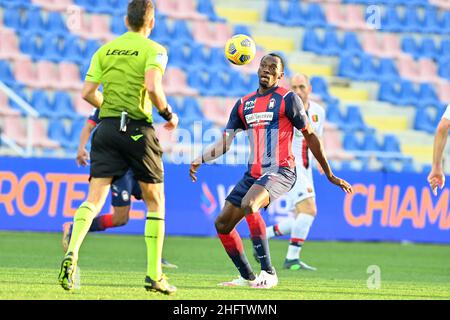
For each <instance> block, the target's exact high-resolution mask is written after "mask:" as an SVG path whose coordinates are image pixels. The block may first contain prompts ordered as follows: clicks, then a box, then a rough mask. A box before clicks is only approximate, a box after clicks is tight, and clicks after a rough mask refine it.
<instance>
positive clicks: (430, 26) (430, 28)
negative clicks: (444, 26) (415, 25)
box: [422, 7, 441, 33]
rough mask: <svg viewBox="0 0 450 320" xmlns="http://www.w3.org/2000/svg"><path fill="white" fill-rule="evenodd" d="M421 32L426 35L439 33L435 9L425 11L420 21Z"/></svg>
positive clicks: (430, 8) (439, 28)
mask: <svg viewBox="0 0 450 320" xmlns="http://www.w3.org/2000/svg"><path fill="white" fill-rule="evenodd" d="M422 30H423V31H424V32H427V33H441V27H440V25H439V17H438V11H437V10H436V8H435V7H429V8H427V9H426V10H425V15H424V18H423V21H422Z"/></svg>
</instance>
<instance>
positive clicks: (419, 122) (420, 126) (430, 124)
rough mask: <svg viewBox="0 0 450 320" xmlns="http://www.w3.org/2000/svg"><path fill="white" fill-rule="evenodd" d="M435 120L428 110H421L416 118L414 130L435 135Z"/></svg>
mask: <svg viewBox="0 0 450 320" xmlns="http://www.w3.org/2000/svg"><path fill="white" fill-rule="evenodd" d="M434 122H435V119H433V117H432V116H431V114H430V112H429V111H428V109H427V108H419V109H417V111H416V115H415V117H414V129H415V130H420V131H425V132H428V133H430V134H434V132H435V130H436V127H435V125H434Z"/></svg>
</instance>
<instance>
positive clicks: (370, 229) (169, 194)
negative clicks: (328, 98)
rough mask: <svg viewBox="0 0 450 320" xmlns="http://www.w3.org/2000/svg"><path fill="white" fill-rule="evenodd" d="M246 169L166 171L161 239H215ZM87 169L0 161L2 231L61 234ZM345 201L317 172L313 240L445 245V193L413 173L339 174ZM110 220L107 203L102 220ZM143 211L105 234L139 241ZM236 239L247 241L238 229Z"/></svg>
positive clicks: (67, 163)
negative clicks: (193, 173) (193, 175)
mask: <svg viewBox="0 0 450 320" xmlns="http://www.w3.org/2000/svg"><path fill="white" fill-rule="evenodd" d="M245 170H246V166H226V165H204V166H202V167H201V168H200V170H199V172H198V178H199V179H198V181H197V182H196V183H193V182H191V180H190V178H189V166H188V165H173V164H165V172H166V182H165V193H166V234H168V235H192V236H215V235H216V232H215V228H214V220H215V218H216V217H217V215H218V214H219V212H220V210H221V208H222V207H223V204H224V201H225V197H226V196H227V194H228V193H229V192H230V191H231V189H232V188H233V186H234V184H235V183H236V182H237V181H239V179H240V178H241V177H242V176H243V174H244V171H245ZM88 175H89V171H88V169H87V168H79V167H77V166H76V164H75V162H74V161H73V160H70V159H69V160H67V159H23V158H0V230H17V231H21V230H23V231H60V230H61V226H62V224H63V223H64V222H67V221H71V220H72V219H73V215H74V213H75V211H76V209H77V208H78V206H79V205H80V204H81V203H82V202H83V201H84V199H85V198H86V195H87V191H88ZM336 175H338V176H340V177H342V178H344V179H346V180H348V181H349V182H350V183H351V184H352V186H353V188H354V193H353V194H350V195H347V194H345V193H344V192H343V191H341V190H340V189H339V188H337V187H336V186H334V185H331V184H330V183H329V182H328V181H327V179H326V178H325V177H324V176H321V175H319V174H318V173H317V172H316V174H315V176H314V179H315V187H316V196H317V207H318V215H317V218H316V220H315V222H314V224H313V227H312V229H311V232H310V236H309V239H311V240H351V241H353V240H370V241H372V240H373V241H405V240H406V241H414V242H435V243H450V213H449V209H450V208H449V196H450V191H449V189H447V188H444V189H443V190H442V191H440V192H439V194H438V196H437V197H435V196H433V194H432V193H431V191H430V189H429V187H428V186H427V184H426V176H425V175H421V174H412V173H404V174H400V173H383V172H371V173H367V172H365V173H363V174H362V173H361V172H350V171H341V172H339V171H337V172H336ZM109 212H112V208H111V205H110V198H108V199H107V202H106V205H105V207H104V208H103V210H102V212H101V213H109ZM145 213H146V210H145V206H144V204H143V202H142V201H138V200H134V201H133V203H132V209H131V212H130V220H129V223H128V224H127V225H126V226H123V227H119V228H112V229H109V231H108V232H114V233H131V234H142V233H143V230H144V224H145V219H144V217H145ZM290 214H291V213H290V212H289V208H288V205H287V201H286V198H285V197H282V198H281V199H279V200H277V201H276V202H275V203H272V204H271V205H270V207H269V208H268V210H265V212H263V213H262V216H263V217H264V219H265V220H266V223H267V224H268V225H269V224H273V223H276V222H278V221H280V220H281V219H283V218H285V217H287V216H288V215H290ZM238 231H239V232H240V233H241V234H242V235H243V236H244V237H245V236H248V227H247V225H246V223H245V222H241V224H240V225H239V227H238Z"/></svg>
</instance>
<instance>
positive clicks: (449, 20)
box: [439, 11, 450, 34]
mask: <svg viewBox="0 0 450 320" xmlns="http://www.w3.org/2000/svg"><path fill="white" fill-rule="evenodd" d="M439 26H440V28H441V33H442V34H448V32H449V30H450V11H445V12H444V13H443V15H442V18H441V21H440V22H439Z"/></svg>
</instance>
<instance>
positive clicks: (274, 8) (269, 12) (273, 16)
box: [266, 0, 287, 24]
mask: <svg viewBox="0 0 450 320" xmlns="http://www.w3.org/2000/svg"><path fill="white" fill-rule="evenodd" d="M286 19H287V17H286V14H285V12H284V11H283V9H282V8H281V5H280V2H279V1H278V0H269V2H268V4H267V9H266V21H267V22H273V23H279V24H283V23H284V22H285V21H286Z"/></svg>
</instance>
